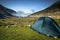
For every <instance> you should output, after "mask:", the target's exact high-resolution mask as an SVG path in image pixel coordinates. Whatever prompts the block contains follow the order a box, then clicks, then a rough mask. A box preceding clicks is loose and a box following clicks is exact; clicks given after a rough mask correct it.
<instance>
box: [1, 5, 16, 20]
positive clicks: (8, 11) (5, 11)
mask: <svg viewBox="0 0 60 40" xmlns="http://www.w3.org/2000/svg"><path fill="white" fill-rule="evenodd" d="M13 13H16V11H14V10H12V9H9V8H6V7H4V6H3V5H1V4H0V19H3V18H8V17H13V15H12V14H13Z"/></svg>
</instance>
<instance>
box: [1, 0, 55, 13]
mask: <svg viewBox="0 0 60 40" xmlns="http://www.w3.org/2000/svg"><path fill="white" fill-rule="evenodd" d="M54 2H56V0H0V4H2V5H4V6H5V7H7V8H10V9H13V10H15V11H23V12H25V13H32V12H37V11H40V10H43V9H45V8H47V7H48V6H50V5H51V4H53V3H54ZM32 10H33V11H32Z"/></svg>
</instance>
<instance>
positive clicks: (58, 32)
mask: <svg viewBox="0 0 60 40" xmlns="http://www.w3.org/2000/svg"><path fill="white" fill-rule="evenodd" d="M31 28H32V29H33V30H35V31H37V32H39V33H41V34H44V35H49V36H52V37H54V36H56V37H60V27H59V26H58V24H57V23H56V22H55V21H54V20H53V19H52V18H50V17H41V18H39V19H38V20H36V21H35V22H34V24H33V25H32V26H31Z"/></svg>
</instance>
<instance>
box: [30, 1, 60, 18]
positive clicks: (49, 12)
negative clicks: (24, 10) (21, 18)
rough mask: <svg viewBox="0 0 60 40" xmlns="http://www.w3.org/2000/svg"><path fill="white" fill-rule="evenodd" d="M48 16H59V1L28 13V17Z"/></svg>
mask: <svg viewBox="0 0 60 40" xmlns="http://www.w3.org/2000/svg"><path fill="white" fill-rule="evenodd" d="M41 16H50V17H52V18H60V1H57V2H56V3H54V4H52V5H51V6H50V7H48V8H46V9H44V10H42V11H39V12H36V13H34V14H31V15H29V17H41Z"/></svg>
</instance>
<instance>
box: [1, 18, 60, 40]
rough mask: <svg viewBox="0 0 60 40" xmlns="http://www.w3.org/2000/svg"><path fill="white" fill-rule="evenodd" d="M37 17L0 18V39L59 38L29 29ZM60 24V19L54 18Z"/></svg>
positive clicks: (39, 39) (43, 39)
mask: <svg viewBox="0 0 60 40" xmlns="http://www.w3.org/2000/svg"><path fill="white" fill-rule="evenodd" d="M36 19H37V18H27V17H26V18H11V19H1V20H0V40H60V38H57V39H55V38H52V37H47V36H45V35H42V34H39V33H37V32H36V31H34V30H32V29H30V27H29V25H32V24H33V23H34V21H35V20H36ZM55 21H56V22H57V23H58V24H59V25H60V19H55Z"/></svg>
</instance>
